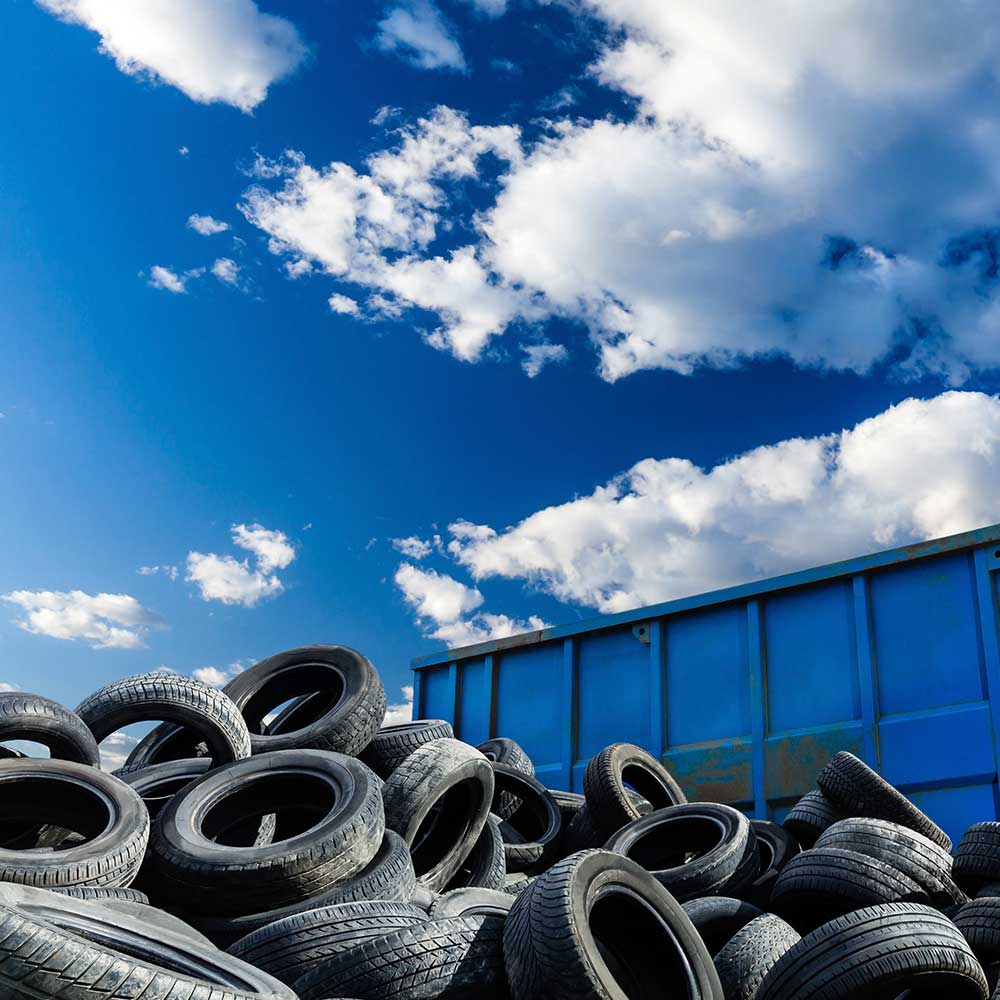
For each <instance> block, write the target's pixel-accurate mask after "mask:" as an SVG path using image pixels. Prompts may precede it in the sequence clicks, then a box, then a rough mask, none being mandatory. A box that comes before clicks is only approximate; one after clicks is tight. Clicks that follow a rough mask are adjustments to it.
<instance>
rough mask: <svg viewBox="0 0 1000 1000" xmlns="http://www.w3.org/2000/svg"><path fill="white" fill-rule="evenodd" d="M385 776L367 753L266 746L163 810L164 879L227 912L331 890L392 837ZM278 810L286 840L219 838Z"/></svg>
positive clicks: (169, 891)
mask: <svg viewBox="0 0 1000 1000" xmlns="http://www.w3.org/2000/svg"><path fill="white" fill-rule="evenodd" d="M375 782H376V779H375V777H374V775H373V774H372V772H371V771H370V770H369V769H368V768H367V767H365V765H364V764H362V763H361V762H360V761H359V760H356V759H355V758H353V757H345V756H344V755H342V754H334V753H328V752H324V751H321V750H286V751H283V752H279V753H269V754H261V755H260V756H257V757H251V758H249V759H247V760H241V761H237V762H236V763H234V764H230V765H229V766H228V767H223V768H216V769H215V770H212V771H209V772H208V774H206V775H204V777H202V778H200V779H199V780H198V781H196V782H194V783H193V784H191V785H188V786H187V788H185V789H183V790H182V791H181V792H180V793H178V794H177V795H175V796H174V798H173V799H171V800H170V802H169V803H168V805H167V806H166V807H165V808H164V810H163V812H162V813H160V817H159V819H158V820H157V823H156V826H155V828H154V831H153V837H152V840H151V843H150V849H151V850H152V852H153V866H154V870H155V872H156V875H157V878H158V880H159V886H160V888H161V889H162V891H163V893H164V895H166V896H167V897H168V898H169V899H172V900H173V901H174V902H175V903H176V904H177V905H180V906H186V907H198V908H202V909H205V910H207V911H209V912H214V913H216V914H221V915H223V916H234V915H239V914H246V913H253V912H256V911H257V910H260V909H263V908H265V907H271V908H277V907H280V906H284V905H287V904H289V903H296V902H299V901H301V900H304V899H308V898H310V897H312V896H315V895H317V894H318V893H322V892H323V891H324V890H326V889H330V888H332V887H333V886H334V885H336V884H337V883H338V882H343V881H344V880H345V879H349V878H351V877H352V876H354V875H356V874H358V873H359V872H360V871H361V870H362V869H363V868H364V867H365V866H366V865H367V864H368V863H369V862H370V861H371V860H372V858H373V857H374V856H375V853H376V851H377V850H378V847H379V844H380V843H381V842H382V834H383V832H384V829H385V820H384V815H383V811H382V800H381V797H380V795H379V791H378V787H377V785H376V783H375ZM304 803H307V804H308V808H306V807H305V806H304V805H303V804H304ZM268 813H273V814H275V815H276V816H277V827H278V832H277V833H276V834H275V837H276V838H277V840H276V842H274V843H270V844H266V845H261V846H252V847H232V846H228V845H227V844H225V843H221V842H217V841H216V840H215V837H216V836H218V835H219V831H224V830H227V829H232V828H234V826H235V824H237V823H238V822H240V821H243V820H249V819H250V818H251V817H257V819H258V820H259V819H260V818H261V817H262V816H264V815H266V814H268ZM286 815H289V816H291V820H290V821H291V822H292V823H293V824H294V825H292V826H291V828H290V830H291V833H290V835H289V830H288V829H286V828H285V827H284V824H285V823H286Z"/></svg>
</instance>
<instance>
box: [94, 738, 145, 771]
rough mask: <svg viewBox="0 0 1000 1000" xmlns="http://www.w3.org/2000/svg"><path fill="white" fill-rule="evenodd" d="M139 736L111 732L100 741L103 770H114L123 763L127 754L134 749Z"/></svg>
mask: <svg viewBox="0 0 1000 1000" xmlns="http://www.w3.org/2000/svg"><path fill="white" fill-rule="evenodd" d="M138 742H139V738H138V737H137V736H133V735H132V734H131V733H125V732H117V733H112V734H111V735H110V736H109V737H107V739H104V740H102V741H101V745H100V747H99V749H100V751H101V767H102V768H103V769H104V770H105V771H115V770H117V769H118V768H119V767H122V766H123V765H124V764H125V761H126V759H127V758H128V755H129V754H130V753H131V752H132V751H133V750H134V749H135V747H136V744H138Z"/></svg>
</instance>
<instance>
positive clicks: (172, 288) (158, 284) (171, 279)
mask: <svg viewBox="0 0 1000 1000" xmlns="http://www.w3.org/2000/svg"><path fill="white" fill-rule="evenodd" d="M149 284H150V286H151V287H153V288H161V289H163V291H165V292H173V293H174V294H175V295H181V294H182V293H184V292H186V291H187V289H186V288H185V287H184V284H185V279H184V278H183V277H181V276H180V275H177V274H175V273H174V272H173V271H171V270H170V268H169V267H161V266H160V265H159V264H154V265H153V266H152V267H151V268H150V269H149Z"/></svg>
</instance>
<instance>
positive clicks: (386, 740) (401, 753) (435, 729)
mask: <svg viewBox="0 0 1000 1000" xmlns="http://www.w3.org/2000/svg"><path fill="white" fill-rule="evenodd" d="M454 738H455V733H454V731H453V730H452V728H451V724H450V723H448V722H445V721H444V719H417V720H416V721H414V722H402V723H400V724H399V725H397V726H383V727H382V728H381V729H380V730H379V731H378V732H377V733H376V734H375V735H374V736H373V737H372V741H371V743H369V744H368V746H366V747H365V748H364V750H362V751H361V753H360V754H358V756H359V757H360V758H361V759H362V760H363V761H364V762H365V763H366V764H367V765H368V766H369V767H370V768H371V769H372V770H373V771H374V772H375V773H376V774H377V775H378V776H379V777H380V778H381V779H382V780H383V781H385V780H386V779H387V778H388V777H389V775H390V774H392V772H393V771H395V770H396V768H397V767H399V765H400V764H402V763H403V761H404V760H406V758H407V757H409V756H410V754H411V753H413V751H414V750H416V749H417V748H418V747H422V746H423V745H424V744H425V743H430V741H431V740H442V739H447V740H453V739H454Z"/></svg>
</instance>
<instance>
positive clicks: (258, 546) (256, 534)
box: [185, 524, 295, 608]
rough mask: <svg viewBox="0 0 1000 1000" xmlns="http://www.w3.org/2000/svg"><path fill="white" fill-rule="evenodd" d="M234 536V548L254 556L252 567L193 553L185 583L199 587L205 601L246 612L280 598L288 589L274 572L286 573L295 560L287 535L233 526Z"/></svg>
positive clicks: (257, 527) (259, 527) (227, 557)
mask: <svg viewBox="0 0 1000 1000" xmlns="http://www.w3.org/2000/svg"><path fill="white" fill-rule="evenodd" d="M231 535H232V540H233V543H234V544H235V545H238V546H239V547H240V548H242V549H245V550H246V551H248V552H250V553H251V554H252V555H253V559H254V565H253V566H251V565H250V560H249V559H237V558H235V557H234V556H231V555H218V554H216V553H215V552H208V553H202V552H195V551H192V552H189V553H188V555H187V564H186V565H187V574H186V576H185V580H187V581H188V582H189V583H193V584H195V585H196V586H197V587H198V589H199V591H200V592H201V597H202V600H204V601H221V602H222V603H223V604H240V605H242V606H243V607H245V608H252V607H254V605H256V604H258V603H259V602H260V601H261V600H263V599H264V598H267V597H274V596H276V595H278V594H280V593H281V592H282V590H284V589H285V588H284V584H283V583H282V582H281V580H280V579H279V578H278V576H277V575H276V573H275V571H276V570H280V569H285V568H286V567H287V566H289V565H290V564H291V563H292V561H293V560H294V559H295V549H294V548H293V547H292V545H291V543H290V542H289V541H288V537H287V535H285V533H284V532H282V531H272V530H270V529H268V528H265V527H263V526H262V525H260V524H251V525H246V524H234V525H233V526H232V529H231Z"/></svg>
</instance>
